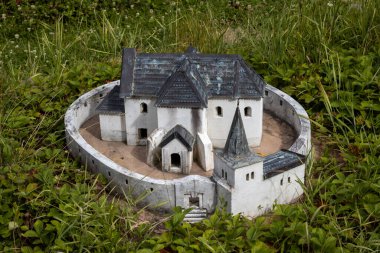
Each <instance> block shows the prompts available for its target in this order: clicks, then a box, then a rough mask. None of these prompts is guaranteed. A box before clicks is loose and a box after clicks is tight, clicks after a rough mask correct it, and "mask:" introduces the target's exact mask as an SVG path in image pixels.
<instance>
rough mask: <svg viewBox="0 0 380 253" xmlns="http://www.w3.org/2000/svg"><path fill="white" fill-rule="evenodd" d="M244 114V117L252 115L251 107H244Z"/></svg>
mask: <svg viewBox="0 0 380 253" xmlns="http://www.w3.org/2000/svg"><path fill="white" fill-rule="evenodd" d="M244 115H245V116H246V117H252V109H251V107H249V106H247V107H245V108H244Z"/></svg>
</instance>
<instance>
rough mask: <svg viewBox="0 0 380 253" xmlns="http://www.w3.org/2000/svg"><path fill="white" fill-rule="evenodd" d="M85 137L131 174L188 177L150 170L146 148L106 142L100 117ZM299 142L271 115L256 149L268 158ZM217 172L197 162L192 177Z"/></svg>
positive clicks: (88, 124)
mask: <svg viewBox="0 0 380 253" xmlns="http://www.w3.org/2000/svg"><path fill="white" fill-rule="evenodd" d="M79 131H80V134H81V135H82V137H83V138H84V139H85V140H86V141H87V142H88V143H89V144H90V145H91V146H93V147H94V148H95V149H96V150H98V151H99V152H100V153H102V154H103V155H105V156H106V157H108V158H109V159H111V160H113V161H114V162H115V163H117V164H119V165H121V166H123V167H125V168H128V169H129V170H131V171H134V172H137V173H139V174H142V175H145V176H149V177H152V178H157V179H175V178H181V177H184V176H186V175H183V174H176V173H170V172H163V171H162V170H160V169H157V168H154V167H150V166H149V165H147V164H146V163H145V161H146V155H147V152H146V146H129V145H126V144H125V143H124V142H116V141H102V140H101V138H100V126H99V117H98V116H94V117H92V118H91V119H89V120H87V121H86V122H85V123H84V124H83V125H82V127H81V128H80V130H79ZM294 140H295V132H294V130H293V129H292V128H291V127H290V126H289V125H288V124H286V123H285V122H283V121H280V120H279V119H277V118H275V117H274V116H272V115H271V114H268V113H264V122H263V136H262V140H261V144H260V146H259V147H255V148H252V151H254V152H256V153H257V154H258V155H260V156H267V155H269V154H272V153H275V152H277V151H278V150H280V149H287V148H289V147H290V146H291V145H292V144H293V142H294ZM212 173H213V171H208V172H206V171H204V170H203V169H202V168H201V167H199V165H198V164H197V163H196V162H193V166H192V168H191V173H190V175H201V176H206V177H210V176H212Z"/></svg>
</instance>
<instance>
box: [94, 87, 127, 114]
mask: <svg viewBox="0 0 380 253" xmlns="http://www.w3.org/2000/svg"><path fill="white" fill-rule="evenodd" d="M119 93H120V86H119V85H116V86H115V87H113V89H112V90H111V91H110V92H109V93H108V94H107V96H105V97H104V99H103V101H102V102H101V103H100V104H99V105H98V107H97V108H96V111H97V112H105V113H121V112H122V113H124V99H122V98H120V97H119Z"/></svg>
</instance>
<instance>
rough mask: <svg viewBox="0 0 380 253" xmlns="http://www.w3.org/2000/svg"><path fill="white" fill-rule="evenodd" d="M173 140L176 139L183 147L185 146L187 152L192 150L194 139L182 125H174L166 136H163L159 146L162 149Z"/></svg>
mask: <svg viewBox="0 0 380 253" xmlns="http://www.w3.org/2000/svg"><path fill="white" fill-rule="evenodd" d="M173 139H178V140H179V141H180V142H181V143H182V144H183V145H185V147H186V148H187V150H189V151H192V150H193V146H194V142H195V139H194V137H193V135H192V134H191V133H190V132H189V131H187V130H186V128H184V127H183V126H182V125H179V124H178V125H176V126H175V127H173V128H172V129H171V130H170V131H169V132H168V133H167V134H165V136H164V138H162V141H161V143H160V145H159V146H160V147H161V148H162V147H164V146H165V145H166V144H168V143H169V142H171V141H172V140H173Z"/></svg>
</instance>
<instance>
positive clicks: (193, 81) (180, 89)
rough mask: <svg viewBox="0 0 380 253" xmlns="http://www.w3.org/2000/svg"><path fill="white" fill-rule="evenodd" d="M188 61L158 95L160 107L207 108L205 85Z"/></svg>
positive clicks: (170, 78)
mask: <svg viewBox="0 0 380 253" xmlns="http://www.w3.org/2000/svg"><path fill="white" fill-rule="evenodd" d="M189 65H190V63H189V61H188V60H187V59H185V60H183V63H182V65H181V66H180V67H179V68H178V69H177V70H176V72H174V73H173V74H172V75H171V76H170V77H169V78H168V80H167V81H166V82H165V84H164V85H163V86H162V87H161V89H160V90H159V92H158V94H157V97H158V98H157V102H156V106H158V107H174V106H175V107H190V108H204V107H207V93H206V90H205V84H204V83H203V80H202V78H201V77H200V75H199V73H198V71H197V69H196V68H195V67H194V66H189Z"/></svg>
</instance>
